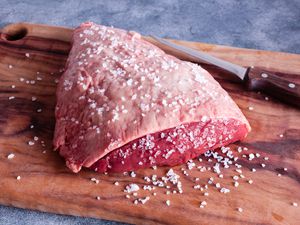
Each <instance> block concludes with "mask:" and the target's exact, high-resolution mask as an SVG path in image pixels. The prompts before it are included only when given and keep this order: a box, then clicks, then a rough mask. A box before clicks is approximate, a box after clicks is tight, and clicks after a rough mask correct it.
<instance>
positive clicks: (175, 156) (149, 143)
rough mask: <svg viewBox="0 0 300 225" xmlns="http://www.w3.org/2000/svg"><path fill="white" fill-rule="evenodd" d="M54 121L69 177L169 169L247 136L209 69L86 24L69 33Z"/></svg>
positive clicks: (246, 126) (131, 34)
mask: <svg viewBox="0 0 300 225" xmlns="http://www.w3.org/2000/svg"><path fill="white" fill-rule="evenodd" d="M55 115H56V126H55V134H54V146H55V149H58V150H59V153H60V155H61V156H62V157H64V158H65V160H66V164H67V166H68V167H69V168H70V169H71V170H72V171H73V172H78V171H80V169H81V168H82V167H90V168H92V169H94V170H96V171H99V172H104V171H117V172H121V171H129V170H135V169H139V168H145V167H149V166H154V165H159V166H164V165H169V166H173V165H177V164H181V163H184V162H186V161H187V160H189V159H191V158H194V157H196V156H198V155H200V154H201V153H203V152H205V151H207V150H208V149H210V150H212V149H215V148H218V147H220V146H223V145H226V144H229V143H232V142H235V141H237V140H240V139H242V138H244V137H245V136H246V135H247V133H248V132H249V131H250V126H249V123H248V121H247V120H246V118H245V117H244V115H243V114H242V112H241V111H240V109H239V108H238V106H237V105H236V104H235V103H234V101H233V100H232V99H231V98H230V96H229V95H228V94H227V92H226V91H225V90H223V89H222V87H221V86H220V85H219V84H218V82H216V81H215V80H214V79H213V77H212V76H211V75H210V74H209V73H208V72H207V71H206V70H204V69H202V68H201V67H200V66H198V65H196V64H193V63H190V62H185V61H181V60H179V59H177V58H175V57H173V56H171V55H168V54H166V53H165V52H163V51H162V50H161V49H159V48H157V47H156V46H154V45H152V44H151V43H149V42H147V41H145V40H143V39H142V38H141V36H140V35H139V34H137V33H134V32H127V31H124V30H121V29H115V28H110V27H106V26H101V25H97V24H94V23H91V22H87V23H83V24H81V25H80V26H79V27H78V28H76V29H75V30H74V33H73V41H72V49H71V51H70V54H69V58H68V61H67V63H66V68H65V72H64V74H63V75H62V77H61V78H60V81H59V84H58V88H57V106H56V109H55Z"/></svg>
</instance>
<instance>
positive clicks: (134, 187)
mask: <svg viewBox="0 0 300 225" xmlns="http://www.w3.org/2000/svg"><path fill="white" fill-rule="evenodd" d="M138 190H140V187H139V186H138V185H137V184H129V185H127V186H126V187H125V190H124V191H125V192H128V193H131V192H136V191H138Z"/></svg>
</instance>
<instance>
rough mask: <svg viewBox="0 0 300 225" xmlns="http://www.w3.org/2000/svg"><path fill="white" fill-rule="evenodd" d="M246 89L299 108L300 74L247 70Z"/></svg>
mask: <svg viewBox="0 0 300 225" xmlns="http://www.w3.org/2000/svg"><path fill="white" fill-rule="evenodd" d="M247 84H248V88H249V89H250V90H253V91H262V92H265V93H267V94H269V95H270V96H273V97H275V98H277V99H279V100H281V101H283V102H286V103H289V104H292V105H294V106H296V107H299V108H300V74H299V75H296V74H287V73H280V72H271V71H268V70H265V69H262V68H257V67H250V68H249V69H248V82H247Z"/></svg>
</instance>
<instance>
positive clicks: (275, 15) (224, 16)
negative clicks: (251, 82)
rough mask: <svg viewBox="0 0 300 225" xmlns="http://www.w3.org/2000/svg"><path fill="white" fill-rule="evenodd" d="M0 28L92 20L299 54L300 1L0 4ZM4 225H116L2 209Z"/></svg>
mask: <svg viewBox="0 0 300 225" xmlns="http://www.w3.org/2000/svg"><path fill="white" fill-rule="evenodd" d="M0 8H1V10H0V26H4V25H5V24H8V23H14V22H20V21H28V22H32V23H47V24H52V25H62V26H71V27H75V26H77V25H78V24H79V23H81V22H83V21H86V20H90V21H94V22H97V23H102V24H104V25H113V26H115V27H121V28H124V29H129V30H136V31H139V32H141V33H143V34H154V35H157V36H162V37H171V38H175V39H185V40H192V41H202V42H208V43H217V44H223V45H232V46H237V47H246V48H257V49H265V50H274V51H285V52H291V53H300V1H299V0H285V1H284V0H247V1H239V0H211V1H197V0H166V1H162V0H160V1H159V0H158V1H136V0H135V1H130V0H124V1H116V0H111V1H96V0H93V1H82V0H70V1H63V0H56V1H46V0H45V1H37V0H31V1H30V0H28V1H24V0H1V1H0ZM0 224H32V225H34V224H60V225H63V224H78V225H79V224H80V225H81V224H116V223H114V222H108V221H103V220H96V219H88V218H78V217H71V216H59V215H54V214H48V213H40V212H35V211H29V210H22V209H16V208H11V207H4V206H0Z"/></svg>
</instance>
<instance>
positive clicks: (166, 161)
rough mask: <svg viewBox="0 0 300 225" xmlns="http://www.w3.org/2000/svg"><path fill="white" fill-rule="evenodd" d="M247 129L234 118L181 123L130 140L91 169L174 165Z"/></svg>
mask: <svg viewBox="0 0 300 225" xmlns="http://www.w3.org/2000/svg"><path fill="white" fill-rule="evenodd" d="M247 132H248V131H247V127H246V126H245V124H241V123H240V122H239V121H237V120H234V119H229V120H216V121H206V122H199V123H198V122H194V123H189V124H182V125H180V126H177V127H175V128H172V129H167V130H165V131H162V132H157V133H154V134H147V135H146V136H144V137H142V138H138V139H136V140H134V141H131V142H130V143H128V144H126V145H124V146H123V147H121V148H118V149H116V150H114V151H112V152H110V153H109V154H108V155H106V156H105V157H104V158H102V159H100V160H98V161H97V162H96V163H94V165H92V166H91V168H93V169H94V170H95V171H97V172H107V171H109V172H125V171H133V170H137V169H141V168H147V167H150V166H175V165H179V164H182V163H186V162H187V161H188V160H190V159H193V158H195V157H197V156H199V155H200V154H202V153H204V152H206V151H208V150H211V149H216V148H218V147H221V146H224V145H227V144H229V143H232V142H235V141H237V140H240V139H242V138H243V137H244V136H245V133H247Z"/></svg>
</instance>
